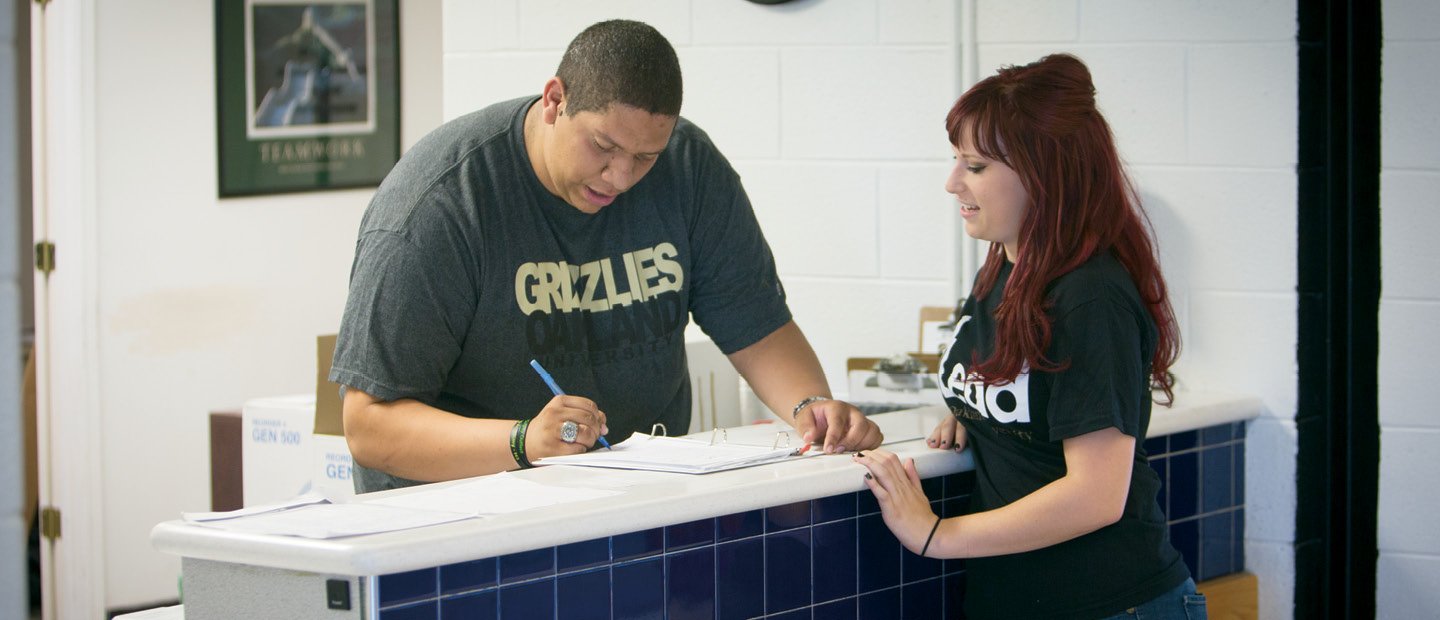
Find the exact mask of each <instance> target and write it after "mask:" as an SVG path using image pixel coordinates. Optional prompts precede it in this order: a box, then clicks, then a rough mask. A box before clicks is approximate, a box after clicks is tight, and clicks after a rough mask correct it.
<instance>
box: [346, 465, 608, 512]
mask: <svg viewBox="0 0 1440 620" xmlns="http://www.w3.org/2000/svg"><path fill="white" fill-rule="evenodd" d="M619 494H620V492H619V491H611V490H606V489H584V488H575V487H558V486H549V485H544V484H540V483H538V482H533V481H530V480H525V479H523V478H520V477H518V476H515V475H512V474H510V473H509V472H504V473H499V474H495V475H492V476H481V477H479V478H473V479H470V480H467V481H465V482H461V483H458V484H452V485H448V486H444V487H441V488H438V489H432V490H425V491H417V492H414V493H406V494H403V495H392V496H390V497H385V498H382V499H374V500H369V501H367V502H365V503H367V504H376V505H382V506H399V507H404V508H415V509H421V510H436V511H450V512H468V513H472V514H479V515H499V514H507V513H511V512H520V511H522V510H530V509H532V508H542V507H545V506H554V505H556V504H566V503H570V502H578V501H583V500H587V499H598V498H601V497H610V496H612V495H619Z"/></svg>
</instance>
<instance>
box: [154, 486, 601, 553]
mask: <svg viewBox="0 0 1440 620" xmlns="http://www.w3.org/2000/svg"><path fill="white" fill-rule="evenodd" d="M619 494H620V492H619V491H613V490H608V489H591V488H575V487H562V486H551V485H544V484H540V483H537V482H532V481H529V480H524V479H522V478H519V477H516V476H514V475H511V474H509V473H499V474H495V475H492V476H481V477H479V478H473V479H470V480H466V481H464V482H460V483H456V484H450V485H445V486H440V487H439V488H435V489H426V490H418V491H414V492H410V493H400V494H395V495H391V496H388V497H383V498H379V499H364V498H363V496H361V497H360V498H357V500H356V501H349V502H344V501H337V502H335V503H332V502H331V500H329V499H326V498H325V497H323V496H321V495H319V494H314V493H309V494H306V495H302V496H299V497H296V498H294V499H292V500H289V501H285V502H278V503H275V504H266V505H263V506H252V507H250V508H242V509H240V510H232V511H229V512H190V513H183V514H182V515H181V516H182V517H184V519H185V520H186V521H188V522H190V523H193V524H195V525H201V526H205V527H213V528H216V529H223V530H228V531H232V532H247V533H252V534H279V535H283V536H300V537H303V538H338V537H341V536H356V535H360V534H376V533H380V532H391V531H395V530H405V529H410V528H416V527H424V526H427V525H438V524H441V523H449V522H451V521H459V520H461V519H471V518H476V517H482V516H487V515H498V514H505V513H511V512H520V511H523V510H531V509H534V508H540V507H543V506H553V505H556V504H564V503H569V502H578V501H584V500H587V499H596V498H601V497H609V496H612V495H619Z"/></svg>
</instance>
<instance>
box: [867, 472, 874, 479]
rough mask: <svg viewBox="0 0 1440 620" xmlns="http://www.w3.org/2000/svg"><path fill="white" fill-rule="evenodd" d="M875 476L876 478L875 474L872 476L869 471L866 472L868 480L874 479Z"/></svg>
mask: <svg viewBox="0 0 1440 620" xmlns="http://www.w3.org/2000/svg"><path fill="white" fill-rule="evenodd" d="M874 478H875V477H874V476H871V475H870V474H869V473H868V472H867V473H866V474H865V479H866V480H872V479H874Z"/></svg>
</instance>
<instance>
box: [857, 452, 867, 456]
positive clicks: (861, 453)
mask: <svg viewBox="0 0 1440 620" xmlns="http://www.w3.org/2000/svg"><path fill="white" fill-rule="evenodd" d="M855 456H865V453H864V452H856V453H855Z"/></svg>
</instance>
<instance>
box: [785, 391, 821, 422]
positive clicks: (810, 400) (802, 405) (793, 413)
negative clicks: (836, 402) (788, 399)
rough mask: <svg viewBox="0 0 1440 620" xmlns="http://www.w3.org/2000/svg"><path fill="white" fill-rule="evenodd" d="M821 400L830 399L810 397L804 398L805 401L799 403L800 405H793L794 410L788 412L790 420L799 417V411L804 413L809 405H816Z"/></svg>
mask: <svg viewBox="0 0 1440 620" xmlns="http://www.w3.org/2000/svg"><path fill="white" fill-rule="evenodd" d="M822 400H830V397H828V396H811V397H809V398H806V399H805V400H802V401H800V404H798V405H795V408H794V409H792V410H790V417H791V418H794V417H797V416H799V415H800V412H801V411H804V410H805V408H806V407H809V406H810V405H813V404H815V403H818V402H820V401H822Z"/></svg>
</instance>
